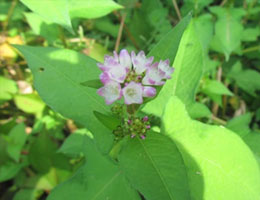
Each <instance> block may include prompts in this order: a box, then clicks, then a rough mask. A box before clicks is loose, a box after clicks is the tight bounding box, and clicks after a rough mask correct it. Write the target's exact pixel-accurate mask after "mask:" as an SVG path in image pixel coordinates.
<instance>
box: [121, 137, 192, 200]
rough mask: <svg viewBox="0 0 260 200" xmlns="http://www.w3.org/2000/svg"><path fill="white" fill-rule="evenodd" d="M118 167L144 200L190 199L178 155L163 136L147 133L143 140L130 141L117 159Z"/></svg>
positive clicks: (181, 161) (173, 146)
mask: <svg viewBox="0 0 260 200" xmlns="http://www.w3.org/2000/svg"><path fill="white" fill-rule="evenodd" d="M119 164H120V166H121V168H122V170H123V171H124V173H125V174H126V176H127V178H128V179H129V180H130V182H131V183H132V185H133V187H135V188H136V189H137V190H138V191H140V192H141V193H142V194H143V195H144V196H145V198H146V199H149V200H157V199H158V200H162V199H163V200H175V199H176V200H179V199H190V195H189V186H188V180H187V174H186V169H185V165H184V163H183V160H182V157H181V154H180V152H179V150H178V149H177V147H176V146H175V144H174V143H173V142H172V141H171V140H170V139H169V138H167V137H165V136H164V135H161V134H159V133H153V132H150V133H148V134H147V138H146V139H145V140H142V139H140V138H138V137H136V138H134V139H130V141H129V142H128V143H127V145H126V147H125V148H124V149H123V150H122V152H121V154H120V155H119Z"/></svg>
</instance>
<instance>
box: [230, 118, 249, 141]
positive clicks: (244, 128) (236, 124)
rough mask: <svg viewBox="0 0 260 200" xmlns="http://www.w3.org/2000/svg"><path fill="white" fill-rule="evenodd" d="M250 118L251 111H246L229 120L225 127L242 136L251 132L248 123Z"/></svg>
mask: <svg viewBox="0 0 260 200" xmlns="http://www.w3.org/2000/svg"><path fill="white" fill-rule="evenodd" d="M251 119H252V114H251V113H246V114H244V115H240V116H238V117H234V118H233V119H231V120H229V121H228V123H227V125H226V127H227V128H228V129H230V130H232V131H234V132H236V133H237V134H238V135H239V136H240V137H244V136H246V135H247V134H249V133H250V132H251V130H250V128H249V124H250V122H251Z"/></svg>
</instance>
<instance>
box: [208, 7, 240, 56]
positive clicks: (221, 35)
mask: <svg viewBox="0 0 260 200" xmlns="http://www.w3.org/2000/svg"><path fill="white" fill-rule="evenodd" d="M210 11H211V12H212V13H214V14H216V15H217V17H218V20H217V22H216V24H215V37H214V38H213V41H212V45H211V46H212V48H213V49H214V50H216V51H218V52H221V53H224V54H225V57H226V61H227V60H228V59H229V56H230V54H231V53H232V52H233V51H234V50H235V49H237V48H238V47H239V46H240V43H241V38H242V33H243V26H242V24H241V22H240V20H241V17H242V16H243V15H244V14H245V11H244V10H243V9H242V8H222V7H220V6H214V7H210Z"/></svg>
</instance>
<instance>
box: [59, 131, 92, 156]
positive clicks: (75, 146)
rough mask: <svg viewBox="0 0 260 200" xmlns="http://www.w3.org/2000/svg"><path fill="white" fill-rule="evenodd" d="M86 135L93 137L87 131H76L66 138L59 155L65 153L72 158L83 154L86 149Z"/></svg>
mask: <svg viewBox="0 0 260 200" xmlns="http://www.w3.org/2000/svg"><path fill="white" fill-rule="evenodd" d="M85 135H87V136H89V137H93V136H92V134H91V133H90V132H88V131H87V130H85V129H82V130H77V131H75V132H74V133H73V134H71V135H70V136H69V137H68V138H66V140H65V141H64V142H63V144H62V146H61V147H60V148H59V150H58V153H64V154H66V155H69V156H72V157H75V156H79V155H80V154H83V153H84V149H85V147H84V145H85V142H84V138H85Z"/></svg>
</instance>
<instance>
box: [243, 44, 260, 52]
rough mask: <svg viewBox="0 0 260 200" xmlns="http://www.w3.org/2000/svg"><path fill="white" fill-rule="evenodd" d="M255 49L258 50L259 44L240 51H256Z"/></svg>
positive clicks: (259, 48)
mask: <svg viewBox="0 0 260 200" xmlns="http://www.w3.org/2000/svg"><path fill="white" fill-rule="evenodd" d="M257 50H260V45H258V46H254V47H249V48H246V49H244V50H242V53H248V52H252V51H257Z"/></svg>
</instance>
